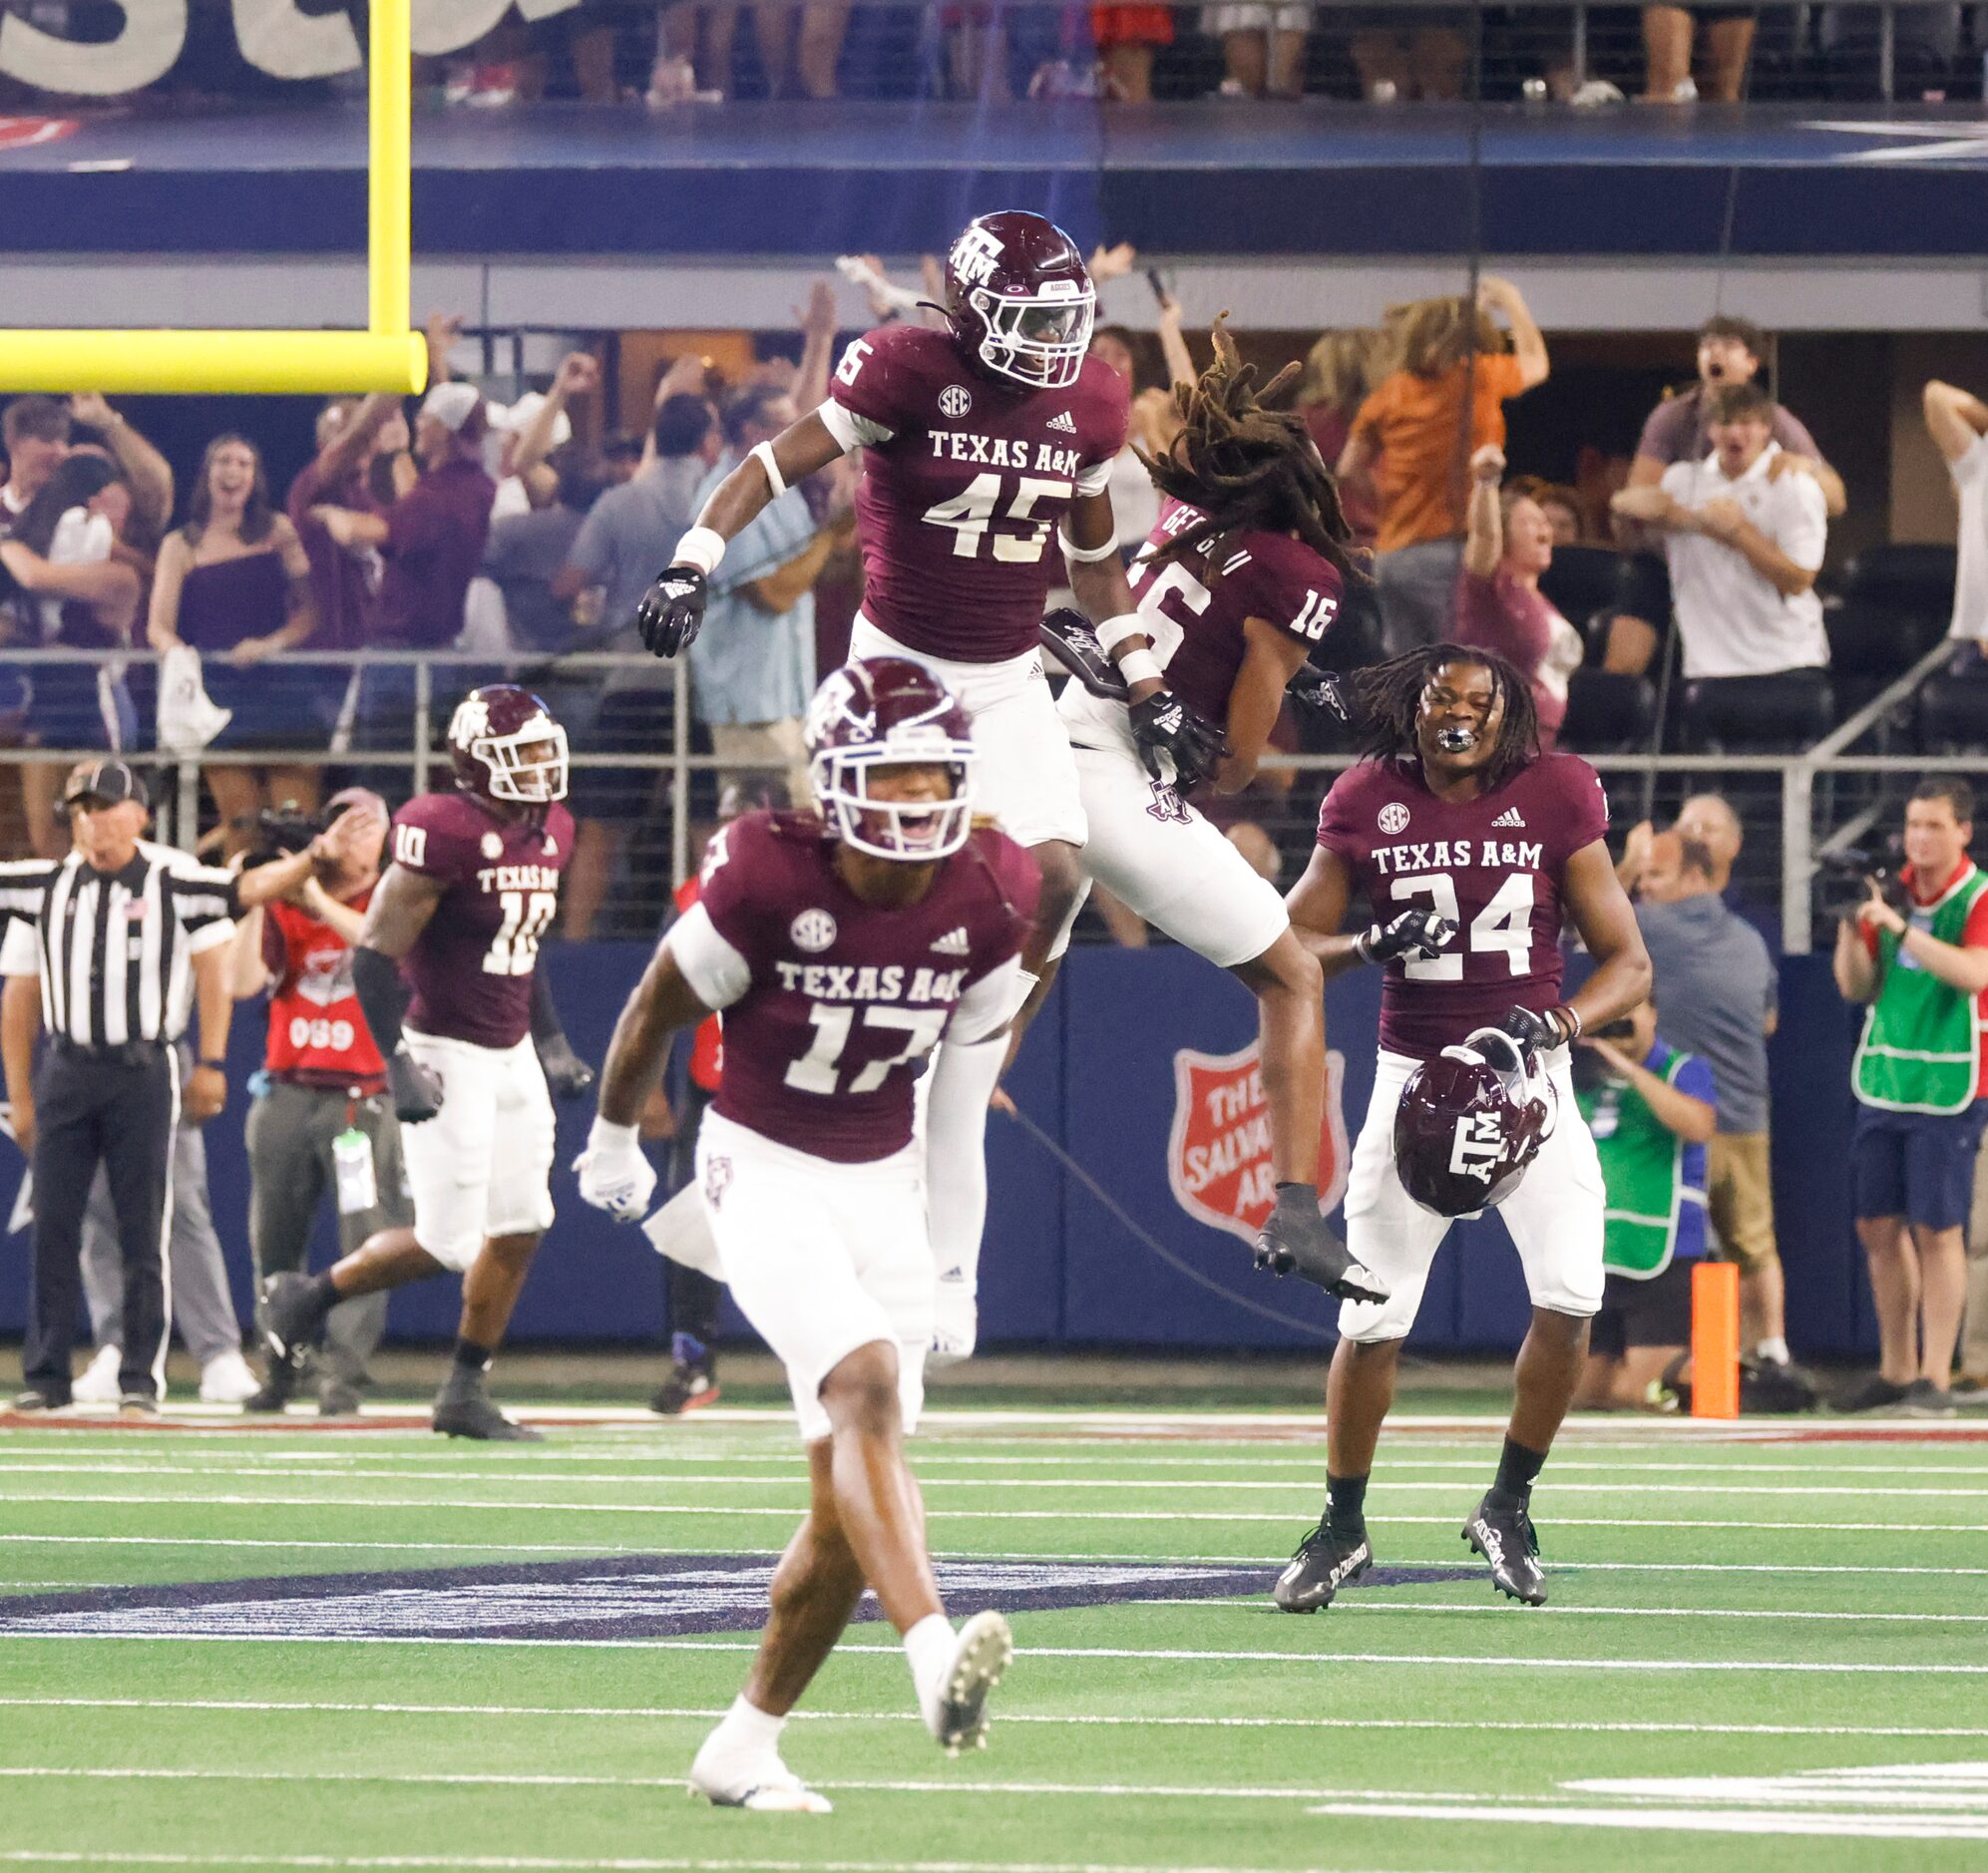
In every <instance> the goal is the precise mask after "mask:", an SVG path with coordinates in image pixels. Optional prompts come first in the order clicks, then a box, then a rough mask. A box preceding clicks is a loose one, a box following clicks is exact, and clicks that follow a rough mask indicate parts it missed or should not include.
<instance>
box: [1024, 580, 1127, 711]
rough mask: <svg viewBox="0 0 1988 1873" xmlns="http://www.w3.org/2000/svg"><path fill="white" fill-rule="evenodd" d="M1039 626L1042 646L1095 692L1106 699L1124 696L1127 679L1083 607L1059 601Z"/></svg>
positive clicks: (1121, 700) (1118, 698)
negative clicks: (1100, 639)
mask: <svg viewBox="0 0 1988 1873" xmlns="http://www.w3.org/2000/svg"><path fill="white" fill-rule="evenodd" d="M1037 630H1038V635H1039V637H1040V641H1041V644H1042V648H1043V649H1044V650H1046V651H1047V652H1048V653H1049V654H1050V655H1051V656H1052V657H1054V658H1055V659H1056V661H1057V662H1058V663H1060V664H1061V665H1062V666H1063V668H1064V669H1066V670H1068V671H1069V673H1070V674H1071V675H1072V676H1074V677H1075V678H1076V679H1077V681H1078V682H1079V683H1081V684H1082V685H1083V686H1084V688H1086V689H1087V690H1089V691H1090V693H1091V694H1092V695H1093V696H1100V697H1102V698H1103V699H1104V700H1105V701H1106V702H1123V701H1124V700H1125V679H1124V677H1122V676H1120V675H1119V674H1118V666H1117V664H1115V663H1113V662H1112V660H1111V653H1110V652H1109V651H1108V650H1106V649H1105V647H1104V646H1103V645H1102V644H1101V643H1099V642H1098V641H1097V632H1096V631H1095V630H1093V629H1092V628H1091V623H1090V619H1089V618H1087V617H1085V616H1084V614H1083V613H1082V612H1081V611H1079V610H1077V609H1076V608H1075V607H1074V606H1072V605H1067V604H1063V605H1058V606H1057V607H1056V608H1055V610H1053V611H1051V612H1048V613H1047V614H1046V615H1045V616H1044V617H1043V619H1042V622H1041V624H1040V625H1039V626H1038V627H1037Z"/></svg>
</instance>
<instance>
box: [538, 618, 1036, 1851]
mask: <svg viewBox="0 0 1988 1873" xmlns="http://www.w3.org/2000/svg"><path fill="white" fill-rule="evenodd" d="M808 749H809V754H810V756H811V770H810V771H811V775H812V778H813V781H814V787H815V793H816V797H817V799H818V800H819V802H820V803H821V812H820V813H819V814H815V813H805V814H803V813H752V814H748V815H746V816H745V817H744V818H743V819H739V820H735V821H733V822H732V824H731V825H730V826H728V827H726V828H724V829H722V830H721V831H720V832H719V834H718V835H717V837H716V838H715V839H714V840H713V841H712V842H711V846H710V849H709V851H708V852H707V854H706V857H705V862H704V875H703V889H702V892H701V893H700V895H699V897H698V900H697V902H696V904H694V905H693V906H691V907H690V909H689V910H688V911H686V912H685V913H684V915H683V916H682V917H681V918H679V919H678V920H677V921H676V922H675V923H674V924H673V925H671V926H670V928H669V930H668V932H667V933H666V934H665V935H664V936H663V939H662V942H661V945H660V946H659V947H658V948H657V950H656V952H655V956H654V958H653V959H652V960H651V961H650V963H649V966H648V969H647V972H646V973H645V974H644V975H643V977H642V980H641V983H640V985H639V986H638V987H637V988H636V990H635V992H634V994H633V995H632V996H631V997H630V998H629V1001H628V1005H627V1006H626V1007H625V1008H624V1009H623V1010H622V1012H621V1018H620V1020H619V1022H618V1023H617V1024H616V1026H615V1029H614V1039H613V1043H612V1045H611V1046H610V1047H609V1048H608V1051H607V1063H606V1065H605V1067H604V1068H603V1069H602V1078H601V1083H600V1110H599V1115H598V1116H597V1117H596V1120H595V1124H594V1130H593V1133H592V1135H591V1136H590V1138H589V1140H588V1148H587V1152H586V1154H585V1155H584V1156H583V1157H582V1158H581V1160H580V1163H579V1165H578V1167H577V1168H578V1170H579V1172H580V1180H581V1182H580V1188H581V1194H582V1196H583V1197H585V1198H586V1199H587V1201H588V1202H590V1203H593V1204H596V1205H597V1206H598V1207H599V1208H601V1209H604V1210H606V1211H608V1212H609V1213H610V1214H611V1215H613V1216H616V1217H619V1218H621V1219H623V1220H626V1221H634V1220H636V1219H637V1218H639V1217H640V1216H641V1214H642V1212H643V1209H644V1208H645V1206H646V1204H647V1202H648V1198H649V1194H650V1192H651V1191H652V1190H653V1189H654V1187H655V1172H654V1170H653V1169H652V1168H651V1166H650V1165H649V1162H648V1160H647V1159H646V1158H645V1157H644V1156H643V1155H642V1151H641V1146H640V1142H639V1139H638V1138H637V1135H636V1120H637V1118H638V1116H639V1115H640V1112H641V1108H642V1103H643V1101H644V1099H645V1098H646V1096H647V1094H648V1091H649V1088H650V1087H652V1086H653V1085H654V1083H655V1080H656V1077H657V1075H658V1074H659V1073H660V1071H661V1069H662V1063H663V1059H664V1057H665V1055H666V1053H667V1051H668V1042H669V1036H670V1034H671V1033H672V1032H673V1031H675V1030H676V1029H679V1028H687V1027H691V1026H694V1025H695V1024H696V1023H697V1022H699V1021H701V1020H702V1019H703V1018H704V1017H705V1016H706V1015H707V1014H709V1013H711V1012H712V1011H714V1010H716V1009H723V1010H724V1036H725V1071H724V1077H723V1079H722V1081H721V1082H720V1084H719V1088H718V1092H717V1095H716V1097H715V1098H714V1099H713V1101H712V1103H711V1105H710V1108H709V1109H708V1110H707V1112H706V1113H705V1115H704V1122H703V1127H702V1129H701V1131H700V1133H699V1135H698V1140H697V1167H698V1180H699V1188H700V1189H701V1190H702V1192H703V1198H704V1203H705V1206H706V1208H707V1209H708V1211H709V1216H710V1228H711V1235H712V1237H713V1239H714V1241H715V1244H716V1248H717V1251H718V1255H719V1259H720V1262H721V1264H722V1273H723V1276H724V1279H725V1280H726V1281H727V1282H729V1284H730V1286H731V1291H732V1298H733V1299H734V1300H735V1301H736V1302H737V1303H738V1305H739V1308H740V1309H741V1311H743V1312H744V1314H745V1316H746V1318H747V1319H749V1320H750V1321H751V1322H752V1324H753V1325H754V1326H755V1327H756V1328H757V1329H758V1330H759V1332H760V1334H761V1336H762V1337H763V1338H764V1339H765V1340H766V1341H767V1343H768V1344H769V1345H770V1346H772V1348H773V1349H774V1351H775V1352H777V1353H778V1354H779V1355H780V1358H781V1362H782V1363H783V1364H784V1365H785V1366H786V1368H787V1377H788V1382H789V1385H790V1387H791V1388H792V1391H793V1397H794V1408H795V1411H796V1413H797V1414H798V1416H799V1418H800V1425H801V1434H802V1436H803V1438H804V1439H805V1440H806V1443H807V1447H808V1468H809V1475H810V1480H811V1484H812V1498H813V1499H812V1503H811V1506H810V1509H809V1513H808V1518H807V1520H806V1521H804V1522H803V1523H802V1524H801V1527H800V1528H799V1530H798V1531H797V1532H796V1533H795V1535H794V1538H793V1540H792V1541H791V1542H789V1544H788V1546H787V1552H786V1554H785V1556H784V1557H783V1558H782V1560H781V1563H780V1566H779V1569H778V1571H777V1572H776V1573H775V1575H774V1578H773V1607H772V1618H771V1619H770V1620H769V1622H768V1623H767V1627H766V1632H765V1635H764V1637H763V1638H762V1640H761V1642H760V1649H759V1657H758V1660H757V1662H756V1663H755V1664H754V1666H753V1668H752V1671H751V1673H750V1675H749V1676H748V1678H747V1680H746V1686H745V1691H744V1693H743V1694H742V1695H741V1696H740V1697H739V1698H738V1699H737V1701H736V1702H734V1703H733V1705H732V1707H731V1710H730V1711H729V1712H728V1713H727V1715H726V1716H725V1718H724V1720H723V1721H722V1722H721V1723H720V1724H719V1725H718V1727H717V1728H716V1729H715V1730H713V1731H712V1732H711V1734H710V1736H709V1737H707V1738H706V1740H705V1742H704V1745H703V1747H702V1748H701V1749H699V1750H698V1752H697V1759H696V1761H695V1762H694V1763H693V1765H692V1766H691V1770H690V1786H691V1788H692V1790H693V1791H694V1792H696V1793H699V1794H702V1795H704V1796H706V1797H708V1798H709V1799H710V1800H712V1801H713V1802H717V1803H720V1804H722V1805H727V1806H736V1807H747V1808H777V1809H789V1810H800V1811H805V1812H809V1813H825V1812H826V1811H827V1809H828V1806H829V1804H828V1803H827V1802H826V1801H825V1800H823V1799H822V1797H821V1796H820V1795H818V1794H816V1793H815V1792H814V1791H813V1790H812V1789H810V1788H808V1787H806V1786H805V1785H804V1784H803V1783H802V1782H801V1781H800V1780H799V1779H798V1778H797V1777H796V1776H795V1775H794V1774H793V1772H792V1771H791V1770H790V1769H789V1768H788V1767H787V1766H786V1764H785V1763H784V1762H782V1761H781V1759H780V1751H779V1735H780V1728H781V1725H782V1724H783V1723H784V1722H785V1720H786V1716H787V1713H788V1711H789V1710H791V1709H792V1708H793V1706H794V1704H795V1703H796V1701H797V1700H798V1699H799V1697H800V1695H801V1693H802V1692H803V1691H804V1690H805V1689H806V1688H807V1686H808V1684H809V1682H810V1681H811V1680H812V1679H813V1678H814V1675H815V1673H816V1672H817V1671H818V1670H819V1669H820V1668H821V1665H822V1663H823V1662H824V1661H825V1660H826V1659H827V1657H828V1655H829V1652H830V1651H831V1649H832V1648H833V1647H834V1645H835V1643H836V1640H837V1638H838V1636H839V1635H840V1634H841V1632H842V1629H843V1627H844V1626H845V1625H846V1624H847V1623H848V1620H849V1617H850V1615H851V1614H852V1613H853V1612H854V1611H855V1608H856V1603H857V1600H858V1599H859V1598H860V1597H861V1595H862V1592H863V1588H864V1585H865V1583H866V1582H867V1583H868V1584H869V1585H870V1586H871V1587H873V1588H874V1589H875V1590H876V1593H877V1598H878V1599H879V1601H881V1602H882V1604H883V1609H884V1614H885V1617H886V1618H888V1619H889V1620H890V1621H891V1623H892V1624H893V1625H894V1626H896V1628H897V1629H898V1631H899V1633H900V1634H901V1635H902V1636H903V1638H904V1644H905V1652H906V1655H907V1657H908V1659H909V1661H910V1664H911V1674H912V1683H913V1686H914V1688H915V1690H916V1693H917V1696H918V1702H919V1708H920V1711H921V1713H922V1714H923V1716H924V1718H925V1721H926V1723H927V1725H928V1727H929V1728H930V1729H931V1731H932V1733H933V1735H934V1736H935V1737H936V1738H937V1739H938V1740H939V1742H940V1743H941V1744H942V1745H943V1746H944V1747H946V1748H947V1749H948V1750H957V1749H959V1748H960V1747H961V1746H962V1745H963V1744H967V1743H973V1742H979V1741H981V1740H983V1739H984V1737H985V1732H986V1727H987V1711H986V1705H987V1697H988V1692H989V1691H990V1690H991V1689H992V1688H993V1686H994V1684H995V1683H996V1682H997V1680H998V1679H999V1677H1000V1674H1001V1672H1002V1671H1003V1670H1004V1669H1005V1667H1006V1665H1007V1662H1008V1658H1009V1656H1010V1653H1011V1642H1010V1640H1009V1637H1008V1631H1007V1623H1006V1622H1005V1621H1004V1620H1003V1619H1002V1618H1001V1617H1000V1616H999V1615H998V1614H996V1613H983V1614H980V1615H977V1616H976V1617H975V1618H973V1619H971V1620H969V1621H968V1622H967V1623H966V1624H965V1625H964V1626H963V1627H961V1628H960V1629H959V1630H958V1631H957V1632H956V1631H955V1630H954V1628H953V1626H952V1625H951V1623H950V1622H949V1621H948V1620H947V1618H946V1614H945V1609H944V1607H943V1606H942V1605H941V1603H940V1599H939V1590H938V1586H937V1584H936V1582H935V1580H934V1578H933V1570H932V1562H931V1560H930V1558H929V1556H928V1555H927V1552H926V1547H925V1530H924V1517H923V1513H922V1510H921V1507H920V1502H919V1493H918V1485H917V1483H916V1482H915V1481H914V1480H913V1478H912V1474H911V1471H910V1470H909V1469H908V1468H907V1466H906V1463H905V1457H904V1438H905V1436H906V1434H907V1433H908V1432H910V1431H912V1430H913V1429H915V1428H916V1426H917V1422H918V1414H919V1410H920V1407H921V1406H922V1404H923V1402H924V1392H925V1387H924V1371H925V1357H926V1350H927V1346H928V1344H929V1342H930V1339H931V1336H932V1293H933V1266H932V1252H931V1247H930V1244H929V1241H928V1238H927V1226H926V1214H925V1191H924V1183H925V1166H924V1157H923V1154H922V1153H921V1152H920V1150H919V1149H918V1146H917V1145H916V1143H915V1142H914V1140H913V1135H912V1086H913V1082H914V1081H915V1080H916V1078H917V1077H918V1074H919V1072H920V1070H921V1068H922V1067H923V1065H924V1062H925V1059H926V1056H927V1055H928V1054H929V1053H930V1052H931V1051H932V1049H933V1047H934V1046H935V1045H937V1044H938V1041H939V1039H940V1036H941V1035H942V1034H948V1033H950V1034H951V1035H953V1036H954V1037H955V1038H957V1039H959V1040H962V1041H968V1042H972V1041H981V1040H986V1039H989V1038H990V1037H992V1036H994V1035H996V1034H998V1033H1000V1032H1001V1031H1002V1030H1003V1029H1004V1028H1005V1027H1006V1025H1007V1023H1008V1021H1009V1019H1010V1017H1011V1014H1012V1011H1013V1004H1014V992H1015V988H1016V985H1017V982H1018V980H1019V977H1020V972H1021V968H1020V961H1019V955H1020V950H1021V945H1022V942H1023V939H1024V936H1025V935H1026V932H1027V929H1028V924H1029V920H1030V918H1031V917H1032V915H1033V913H1034V909H1035V893H1036V873H1035V866H1034V863H1033V861H1032V860H1031V859H1030V858H1029V857H1028V855H1027V854H1026V853H1025V852H1024V851H1023V850H1022V849H1021V848H1020V847H1019V846H1017V845H1016V844H1014V842H1013V841H1011V840H1009V839H1008V838H1006V837H1005V836H1004V835H1003V834H1001V833H998V832H995V831H994V830H993V829H992V828H990V827H981V828H977V827H975V826H974V824H973V822H972V818H971V815H972V813H973V809H974V806H975V803H976V800H977V790H976V786H975V780H976V778H977V777H976V773H975V770H976V769H977V767H978V765H979V761H978V757H977V754H976V751H975V748H974V745H973V743H972V741H971V740H970V738H969V728H968V722H967V716H966V712H965V711H964V710H963V709H962V708H961V707H960V706H959V704H958V703H957V702H956V701H955V700H954V698H953V696H952V695H951V694H950V692H949V691H948V690H947V688H946V686H945V685H944V684H943V683H941V682H940V681H939V680H938V679H937V678H935V677H934V676H932V675H931V674H930V673H929V672H928V671H926V670H925V669H924V668H922V667H921V666H920V665H919V664H916V663H913V662H911V661H909V660H908V659H906V658H901V657H870V658H857V659H855V660H854V661H852V662H850V663H849V664H848V665H846V666H845V667H844V668H842V669H840V670H837V671H835V672H833V673H832V674H831V675H830V676H829V677H828V678H827V680H826V681H825V682H824V683H823V684H822V686H821V689H820V691H819V692H818V693H817V695H816V697H815V701H814V705H813V707H812V709H811V710H810V712H809V717H808Z"/></svg>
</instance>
